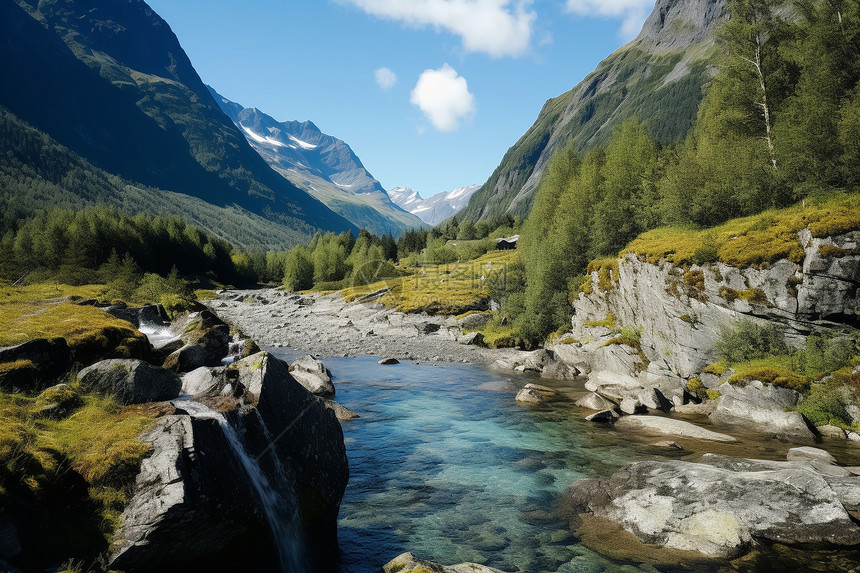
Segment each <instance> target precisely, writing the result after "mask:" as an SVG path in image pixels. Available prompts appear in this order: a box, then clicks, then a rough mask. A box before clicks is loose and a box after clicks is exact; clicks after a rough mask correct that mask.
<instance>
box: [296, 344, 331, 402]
mask: <svg viewBox="0 0 860 573" xmlns="http://www.w3.org/2000/svg"><path fill="white" fill-rule="evenodd" d="M290 374H292V375H293V378H295V379H296V381H297V382H298V383H299V384H301V385H302V386H304V387H305V388H306V389H307V391H308V392H310V393H311V394H314V395H316V396H322V397H323V398H332V397H334V392H335V390H334V384H332V382H331V372H330V371H329V369H328V368H326V367H325V365H324V364H323V363H322V362H320V361H319V360H317V359H316V358H314V357H313V356H311V355H310V354H308V355H307V356H304V357H302V358H299V359H298V360H296V361H294V362H293V363H292V364H290Z"/></svg>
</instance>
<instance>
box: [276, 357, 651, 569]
mask: <svg viewBox="0 0 860 573" xmlns="http://www.w3.org/2000/svg"><path fill="white" fill-rule="evenodd" d="M273 352H274V353H277V354H279V355H280V356H281V357H282V358H285V359H294V358H295V357H296V354H295V353H293V352H291V351H289V350H285V349H273ZM376 361H377V358H373V357H359V358H332V359H327V360H326V361H325V362H326V365H327V366H328V367H329V369H330V370H331V371H332V374H333V376H334V380H335V384H336V386H337V397H336V398H337V400H338V401H339V402H340V403H342V404H343V405H344V406H346V407H348V408H350V409H351V410H353V411H355V412H357V413H359V414H360V415H361V418H360V419H357V420H353V421H349V422H345V423H344V424H343V430H344V439H345V441H346V448H347V455H348V457H349V465H350V481H349V485H348V487H347V490H346V494H345V496H344V500H343V503H342V505H341V513H340V521H339V524H338V525H339V539H340V546H341V550H342V552H343V556H342V566H341V571H342V573H363V572H374V573H376V572H378V571H379V568H380V567H381V565H383V564H384V563H386V562H387V561H388V560H390V559H392V558H393V557H395V556H397V555H399V554H400V553H403V552H405V551H411V552H413V553H414V554H415V555H417V556H420V557H422V558H424V559H430V560H433V561H437V562H440V563H445V564H453V563H460V562H464V561H472V562H478V563H483V564H486V565H489V566H492V567H496V568H499V569H502V570H505V571H518V570H522V571H530V572H536V573H537V572H542V571H546V572H555V571H564V572H568V571H570V572H572V571H588V570H601V571H604V570H619V571H620V570H623V569H627V570H629V568H624V567H622V566H620V565H615V564H612V563H611V562H609V561H607V560H606V559H604V558H603V557H600V556H599V555H597V554H595V553H593V552H591V551H590V550H588V549H586V548H585V547H583V546H582V545H580V544H579V543H577V541H576V540H575V539H574V538H573V537H572V536H571V534H570V532H569V530H568V527H567V524H566V523H565V522H564V521H561V520H560V519H559V518H558V517H556V516H555V514H554V511H553V510H554V505H555V503H556V501H557V500H558V499H559V497H560V495H561V494H562V493H563V491H564V490H565V488H566V487H567V485H568V484H570V483H571V482H572V481H574V480H576V479H579V478H581V477H588V476H595V475H606V474H609V473H611V472H612V471H613V470H615V469H617V468H618V467H619V466H621V465H624V464H625V463H628V462H631V461H636V460H642V459H653V458H654V457H655V454H654V451H653V448H650V447H648V446H647V445H646V444H642V443H637V442H635V441H630V440H626V439H622V438H621V437H620V436H619V434H618V433H616V432H613V431H607V429H606V428H605V427H602V426H598V425H594V424H591V423H588V422H585V421H583V420H582V415H581V412H579V411H578V409H577V408H576V407H575V406H573V404H572V402H567V403H559V404H555V405H553V406H551V407H542V408H533V407H525V406H521V405H518V404H516V403H515V401H514V394H515V392H516V389H518V388H519V387H522V385H523V384H524V383H525V382H527V381H529V378H528V376H524V375H511V374H498V373H495V372H492V371H490V370H487V369H484V368H482V367H479V366H473V365H462V364H435V365H431V364H420V365H416V364H412V363H403V364H399V365H395V366H381V365H379V364H377V363H376ZM543 382H544V383H546V381H543ZM551 384H552V385H553V386H555V387H556V388H557V389H558V390H560V391H561V392H563V393H565V394H567V395H569V396H571V397H572V398H575V397H576V396H578V395H581V394H583V393H584V391H583V389H582V385H581V383H576V382H573V383H570V382H567V383H565V382H551Z"/></svg>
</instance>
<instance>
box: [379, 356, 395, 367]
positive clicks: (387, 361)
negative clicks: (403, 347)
mask: <svg viewBox="0 0 860 573" xmlns="http://www.w3.org/2000/svg"><path fill="white" fill-rule="evenodd" d="M377 364H383V365H386V366H389V365H392V364H400V361H399V360H397V359H396V358H383V359H382V360H380V361H379V362H378V363H377Z"/></svg>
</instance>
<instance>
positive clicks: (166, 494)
mask: <svg viewBox="0 0 860 573" xmlns="http://www.w3.org/2000/svg"><path fill="white" fill-rule="evenodd" d="M185 384H186V389H188V390H191V389H194V390H199V392H197V394H196V397H195V398H194V401H193V402H185V401H175V402H174V405H175V407H176V409H177V412H178V414H177V415H173V416H168V417H166V418H164V419H162V420H160V421H159V423H158V424H157V426H156V427H155V429H153V430H152V431H150V432H148V433H147V434H146V435H145V436H144V437H143V439H144V440H145V441H146V442H147V443H150V444H151V445H152V447H153V453H152V455H151V456H150V457H149V458H147V459H146V460H145V461H144V463H143V466H142V468H141V472H140V474H139V475H138V478H137V485H136V489H135V492H134V496H133V497H132V500H131V502H130V504H129V505H128V507H127V508H126V510H125V512H124V513H123V515H122V525H121V528H120V530H119V531H118V532H117V535H116V536H115V539H116V542H115V544H114V548H113V553H112V555H113V557H112V562H111V567H112V568H116V569H124V570H169V571H182V570H189V568H198V567H204V568H206V567H213V568H214V569H217V570H223V569H225V568H230V567H237V568H240V569H242V570H251V571H270V570H277V569H278V568H279V567H283V565H282V563H283V558H284V552H285V551H286V552H287V553H295V555H299V554H300V553H301V554H305V553H306V554H307V555H308V560H309V561H310V565H311V567H312V568H313V569H314V570H329V569H331V568H332V567H333V562H334V560H336V558H337V557H336V556H337V554H338V549H337V530H336V526H337V513H338V509H339V506H340V500H341V498H342V496H343V492H344V489H345V488H346V483H347V480H348V477H349V470H348V465H347V459H346V450H345V448H344V444H343V433H342V431H341V428H340V424H339V422H338V420H337V418H336V416H335V414H334V413H333V412H332V411H331V410H330V409H329V408H327V407H326V405H325V403H324V402H323V400H322V399H320V398H317V397H316V396H314V395H312V394H311V393H309V392H308V391H307V390H306V389H305V388H304V387H303V386H302V385H301V384H299V383H298V382H297V381H296V380H295V379H294V378H293V377H292V376H291V375H290V373H289V370H288V367H287V365H286V364H285V363H284V362H282V361H280V360H278V359H277V358H275V357H273V356H271V355H269V354H268V353H266V352H260V353H258V354H255V355H253V356H250V357H248V358H246V359H243V360H240V361H238V362H235V363H233V364H231V365H230V366H228V367H226V368H209V369H200V370H196V371H195V372H192V373H191V374H190V375H189V376H188V378H186V381H185ZM228 425H229V427H227V426H228ZM230 428H233V429H234V430H235V436H238V437H234V438H232V439H231V438H230V434H231V430H230ZM237 440H241V447H242V448H243V449H244V450H245V451H246V453H247V457H248V459H253V460H256V462H247V461H244V463H243V460H242V456H241V455H238V454H237V453H236V451H235V448H236V442H237ZM231 450H232V452H233V453H231ZM249 463H252V464H253V463H256V464H258V466H259V471H261V472H263V473H264V474H265V476H266V479H265V483H266V484H267V487H269V486H270V487H272V488H274V490H275V491H274V493H273V495H277V496H278V500H277V503H276V504H275V505H277V506H279V507H282V508H283V507H286V508H287V509H289V508H293V509H294V510H295V511H296V515H297V516H298V521H297V523H298V524H299V528H300V531H298V532H293V533H292V534H291V535H294V536H295V539H296V547H295V548H294V549H289V548H286V549H284V547H282V546H279V547H280V550H279V551H275V550H274V548H273V538H272V535H273V533H272V527H271V523H267V521H266V519H264V517H265V516H266V515H267V514H266V512H265V511H264V510H265V508H264V507H263V506H262V505H261V504H262V503H263V501H262V498H263V496H262V495H261V494H260V492H259V491H255V489H254V487H252V485H253V483H254V480H251V479H249V476H248V472H249V469H248V464H249ZM282 510H283V509H282ZM283 511H286V510H283ZM287 514H289V512H287ZM287 516H289V515H287ZM281 534H282V532H280V533H279V534H278V535H276V537H278V536H280V537H283V535H281ZM280 537H279V538H280ZM274 545H275V546H277V545H278V544H277V543H275V544H274ZM168 546H169V547H168ZM278 559H280V562H281V565H279V561H278Z"/></svg>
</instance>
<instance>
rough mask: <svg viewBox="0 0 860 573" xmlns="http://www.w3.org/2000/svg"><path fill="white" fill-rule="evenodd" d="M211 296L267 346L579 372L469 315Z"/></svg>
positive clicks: (275, 297)
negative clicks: (488, 331) (498, 339)
mask: <svg viewBox="0 0 860 573" xmlns="http://www.w3.org/2000/svg"><path fill="white" fill-rule="evenodd" d="M205 304H207V305H208V306H209V308H211V309H212V310H213V312H215V313H217V314H218V316H219V317H221V318H222V319H223V320H225V321H227V322H228V323H230V324H232V325H233V326H235V327H236V328H238V329H240V330H241V331H242V332H244V333H245V334H246V335H248V336H250V337H251V338H252V339H254V340H255V341H256V342H257V344H259V345H260V346H261V347H263V348H281V347H290V348H293V349H296V350H298V351H301V352H303V353H307V354H312V355H314V356H318V357H322V358H326V357H354V356H361V355H370V356H381V357H385V358H395V359H397V360H400V361H415V362H463V363H470V364H477V365H481V366H487V367H493V368H498V369H502V370H514V371H520V372H524V371H530V372H540V373H542V374H545V375H546V376H548V377H553V378H559V379H568V378H571V377H573V376H575V375H576V374H578V372H576V371H575V369H574V368H572V367H568V366H567V365H565V364H563V363H560V362H558V361H556V360H555V358H554V355H553V353H552V352H548V351H546V350H537V351H531V352H527V351H521V350H516V349H510V348H504V349H489V348H483V347H481V346H479V345H477V344H475V342H476V340H475V337H474V336H473V335H470V334H469V333H464V332H463V331H464V330H468V329H467V328H465V325H464V319H460V320H458V319H456V318H455V317H453V316H433V315H428V314H423V313H422V314H406V313H402V312H398V311H396V310H392V309H390V308H387V307H385V306H384V305H382V304H379V303H376V302H373V301H372V300H370V301H357V302H353V303H347V302H346V301H345V300H344V299H343V297H341V296H340V295H338V294H328V295H320V294H313V295H303V294H293V293H287V292H284V291H282V290H279V289H274V288H268V289H257V290H229V291H220V292H219V298H218V299H217V300H212V301H205Z"/></svg>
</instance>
